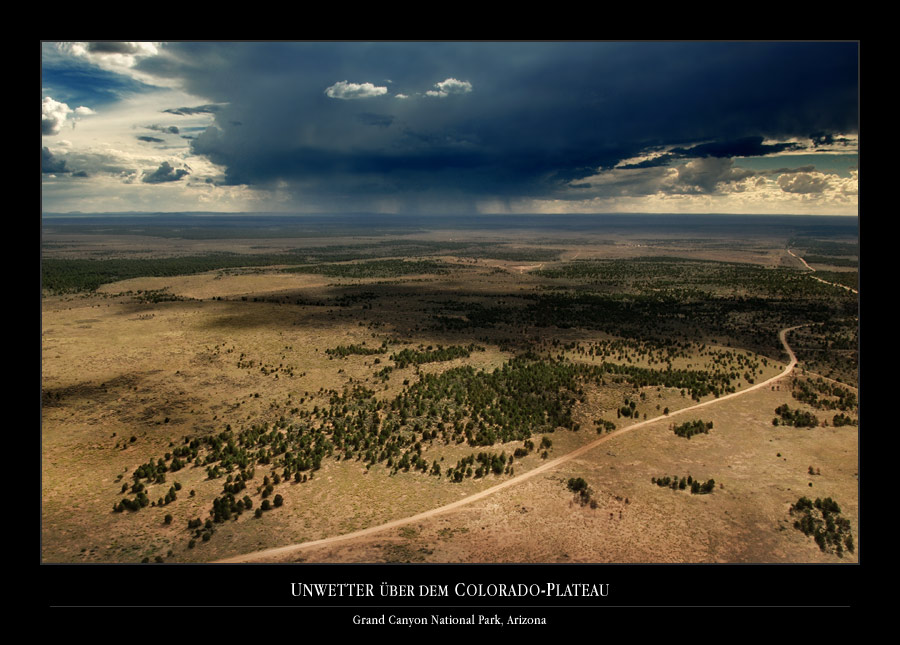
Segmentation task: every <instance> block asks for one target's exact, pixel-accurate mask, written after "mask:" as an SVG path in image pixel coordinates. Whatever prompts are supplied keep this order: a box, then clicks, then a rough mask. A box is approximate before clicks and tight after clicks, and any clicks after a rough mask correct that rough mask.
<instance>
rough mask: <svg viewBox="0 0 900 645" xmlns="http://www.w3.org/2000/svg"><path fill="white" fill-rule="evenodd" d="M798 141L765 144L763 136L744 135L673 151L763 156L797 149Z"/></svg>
mask: <svg viewBox="0 0 900 645" xmlns="http://www.w3.org/2000/svg"><path fill="white" fill-rule="evenodd" d="M797 147H798V146H797V144H796V143H774V144H764V143H763V137H744V138H742V139H737V140H735V141H713V142H711V143H702V144H700V145H696V146H693V147H691V148H687V149H685V148H673V149H672V150H671V153H672V154H673V155H678V156H681V157H718V158H726V157H762V156H764V155H771V154H777V153H779V152H784V151H786V150H793V149H796V148H797Z"/></svg>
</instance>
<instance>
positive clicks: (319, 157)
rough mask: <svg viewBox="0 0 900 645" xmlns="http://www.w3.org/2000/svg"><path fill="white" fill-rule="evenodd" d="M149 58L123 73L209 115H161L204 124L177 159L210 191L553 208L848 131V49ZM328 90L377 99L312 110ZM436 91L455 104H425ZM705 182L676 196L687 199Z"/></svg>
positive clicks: (437, 46)
mask: <svg viewBox="0 0 900 645" xmlns="http://www.w3.org/2000/svg"><path fill="white" fill-rule="evenodd" d="M167 52H168V54H169V56H168V57H166V59H165V60H163V59H162V58H161V57H155V58H147V59H143V60H142V61H141V62H140V63H139V64H138V68H139V69H141V70H142V71H145V72H148V73H155V74H157V75H160V76H165V77H170V78H177V79H179V80H180V81H181V82H183V84H184V86H185V88H186V89H187V90H188V91H190V92H191V93H193V94H195V95H198V96H204V97H207V98H208V99H209V100H210V101H213V102H214V103H211V104H209V105H203V106H198V107H193V108H172V109H169V110H167V111H168V112H171V113H173V114H196V113H199V112H201V111H202V112H209V113H214V114H215V119H216V121H215V122H216V125H215V127H214V128H210V129H209V130H207V131H206V132H204V133H202V134H201V135H200V136H198V137H197V139H195V140H194V142H193V144H192V147H193V151H194V152H195V153H197V154H203V155H206V156H207V157H208V158H209V159H210V160H211V161H213V162H215V163H217V164H220V165H222V166H223V167H224V169H225V181H226V183H229V184H250V185H254V186H270V185H275V184H276V183H279V184H281V185H284V184H283V183H282V182H286V185H287V186H289V187H294V188H295V189H296V191H297V193H298V195H299V194H302V195H303V196H304V199H307V198H310V197H312V196H317V197H319V198H320V199H323V200H326V199H327V198H328V197H329V196H338V195H341V196H343V197H346V196H347V195H358V196H359V198H360V200H363V201H364V198H365V197H366V195H368V194H391V195H395V196H396V197H398V198H401V199H402V198H403V197H404V196H405V195H410V194H420V193H428V194H431V195H438V196H439V195H440V194H442V193H446V194H451V193H452V194H457V193H461V192H464V193H466V194H468V195H472V196H475V197H477V196H497V197H505V196H523V197H527V196H532V197H546V196H550V195H554V196H556V195H558V194H559V192H560V190H561V189H562V188H563V187H564V186H565V185H567V184H568V183H569V182H573V181H574V182H578V181H579V180H582V179H585V178H587V177H590V176H592V175H594V174H596V172H597V171H598V169H603V168H605V169H609V168H613V167H614V166H616V164H618V163H619V162H621V161H623V160H627V159H631V158H634V157H637V156H639V155H641V154H643V153H645V152H647V151H648V150H667V149H668V150H672V152H670V154H669V156H666V155H664V156H663V157H659V158H657V159H655V160H653V161H646V162H642V163H639V164H635V165H634V167H636V168H637V167H642V168H651V167H654V166H662V165H666V164H669V163H671V162H672V161H675V160H682V161H683V160H688V159H726V158H730V157H733V156H758V155H764V154H772V153H776V152H783V151H785V150H788V149H790V148H791V147H792V146H793V145H794V144H791V143H788V142H787V141H788V140H789V139H790V138H792V137H797V138H799V137H804V138H805V137H808V136H809V133H810V132H816V133H820V137H823V139H822V140H823V141H824V140H825V139H824V137H828V136H832V137H834V136H836V135H838V134H841V133H855V132H856V131H857V130H858V126H857V120H858V114H857V104H858V95H857V94H858V92H857V84H858V79H857V45H856V44H855V43H824V44H819V43H175V44H172V45H167ZM345 79H346V80H347V81H348V82H349V83H353V84H355V85H359V86H361V87H362V86H365V87H368V85H366V84H371V85H372V86H373V87H379V88H381V87H385V88H388V91H387V92H385V93H377V94H376V93H374V92H370V93H368V94H365V93H364V95H360V96H359V97H357V98H354V100H335V99H334V98H331V97H329V96H328V95H327V94H326V89H327V88H331V87H334V85H335V84H336V83H339V82H342V81H344V80H345ZM387 79H390V80H389V81H388V80H387ZM448 80H453V81H455V83H454V84H453V87H454V88H455V87H466V88H467V90H466V91H465V92H449V91H446V92H444V95H441V97H440V98H435V97H434V95H433V94H432V96H426V93H427V92H429V91H430V92H432V93H434V92H435V91H436V90H435V88H441V87H443V86H446V87H449V85H447V81H448ZM442 83H443V84H444V85H443V86H442V85H441V84H442ZM399 94H402V95H404V96H406V97H408V98H397V95H399ZM360 108H363V109H362V110H361V109H360ZM388 115H390V116H388ZM388 119H390V120H388ZM236 121H239V122H241V123H242V124H243V125H242V126H241V127H236V126H234V125H233V123H234V122H236ZM373 126H375V127H373ZM764 141H768V142H775V143H764ZM713 174H714V173H713ZM708 175H709V173H706V172H701V173H699V174H698V175H697V176H691V177H687V176H686V177H685V180H688V179H690V180H691V181H693V180H697V181H698V182H699V183H696V184H691V185H693V186H695V189H696V190H701V191H702V190H705V189H706V188H708V187H709V185H710V184H709V181H707V179H706V177H707V176H708Z"/></svg>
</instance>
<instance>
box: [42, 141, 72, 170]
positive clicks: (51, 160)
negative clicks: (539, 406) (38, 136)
mask: <svg viewBox="0 0 900 645" xmlns="http://www.w3.org/2000/svg"><path fill="white" fill-rule="evenodd" d="M65 172H70V171H69V169H68V168H66V160H65V159H61V158H60V157H57V156H55V155H54V154H53V153H52V152H50V149H49V148H47V147H46V146H45V147H43V148H41V173H44V174H51V173H52V174H62V173H65Z"/></svg>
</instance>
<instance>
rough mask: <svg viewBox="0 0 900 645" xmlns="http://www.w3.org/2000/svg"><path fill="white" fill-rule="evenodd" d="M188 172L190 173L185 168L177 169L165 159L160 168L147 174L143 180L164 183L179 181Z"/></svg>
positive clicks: (150, 182)
mask: <svg viewBox="0 0 900 645" xmlns="http://www.w3.org/2000/svg"><path fill="white" fill-rule="evenodd" d="M188 174H190V173H189V172H188V171H187V170H185V169H184V168H179V169H178V170H176V169H175V168H173V167H172V165H171V164H170V163H169V162H168V161H163V162H162V163H161V164H160V165H159V168H157V169H156V170H154V171H153V172H152V173H150V174H149V175H145V176H144V178H143V180H142V181H143V182H144V183H145V184H162V183H166V182H170V181H178V180H179V179H181V178H182V177H184V176H186V175H188Z"/></svg>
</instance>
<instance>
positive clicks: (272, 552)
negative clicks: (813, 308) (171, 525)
mask: <svg viewBox="0 0 900 645" xmlns="http://www.w3.org/2000/svg"><path fill="white" fill-rule="evenodd" d="M799 327H803V325H797V326H795V327H788V328H786V329H782V330H781V332H780V333H779V334H778V338H779V340H781V344H782V345H784V349H785V351H786V352H787V354H788V356H789V357H790V362H789V363H788V365H787V367H785V368H784V371H783V372H781V374H778V375H776V376H773V377H772V378H770V379H768V380H765V381H763V382H761V383H757V384H756V385H752V386H750V387H748V388H746V389H744V390H740V391H739V392H734V393H732V394H726V395H725V396H721V397H719V398H717V399H710V400H709V401H703V402H702V403H697V404H696V405H692V406H690V407H687V408H683V409H681V410H676V411H675V412H671V413H670V414H668V415H665V416H660V417H654V418H653V419H648V420H646V421H641V422H639V423H635V424H634V425H631V426H628V427H627V428H621V429H619V430H615V431H613V432H610V433H609V434H606V435H603V436H602V437H598V438H597V439H595V440H594V441H592V442H590V443H588V444H585V445H583V446H581V447H580V448H576V449H575V450H573V451H572V452H569V453H567V454H565V455H563V456H562V457H557V458H556V459H553V460H551V461H548V462H546V463H545V464H542V465H540V466H538V467H537V468H535V469H533V470H529V471H528V472H527V473H522V474H521V475H516V476H515V477H513V478H511V479H507V480H506V481H504V482H501V483H499V484H497V485H496V486H492V487H491V488H487V489H485V490H483V491H481V492H480V493H475V494H474V495H469V496H468V497H464V498H463V499H460V500H457V501H455V502H453V503H451V504H447V505H445V506H441V507H439V508H435V509H432V510H430V511H424V512H422V513H418V514H417V515H412V516H410V517H404V518H401V519H398V520H393V521H391V522H387V523H385V524H380V525H378V526H372V527H369V528H367V529H362V530H359V531H354V532H352V533H346V534H344V535H335V536H332V537H327V538H322V539H320V540H312V541H310V542H302V543H300V544H291V545H288V546H282V547H276V548H274V549H267V550H265V551H257V552H255V553H248V554H246V555H238V556H234V557H232V558H227V559H224V560H219V561H218V562H232V563H233V562H257V561H260V560H267V559H270V558H273V557H278V556H284V555H286V554H289V553H294V552H299V551H303V550H304V549H308V548H311V547H315V546H320V545H324V544H333V543H335V542H341V541H343V540H351V539H353V538H358V537H363V536H365V535H372V534H373V533H379V532H381V531H386V530H388V529H392V528H397V527H400V526H404V525H406V524H412V523H414V522H420V521H422V520H426V519H428V518H431V517H434V516H435V515H439V514H441V513H447V512H449V511H452V510H454V509H457V508H460V507H461V506H465V505H467V504H471V503H473V502H477V501H478V500H480V499H483V498H485V497H487V496H489V495H493V494H494V493H496V492H498V491H501V490H503V489H505V488H509V487H510V486H515V485H517V484H520V483H522V482H523V481H525V480H526V479H530V478H531V477H534V476H535V475H539V474H541V473H543V472H546V471H548V470H551V469H553V468H556V467H557V466H559V465H560V464H564V463H565V462H567V461H571V460H572V459H575V458H576V457H579V456H581V455H583V454H584V453H586V452H588V451H589V450H593V449H594V448H596V447H597V446H599V445H600V444H602V443H606V442H607V441H610V440H611V439H613V438H615V437H617V436H619V435H621V434H625V433H626V432H631V431H632V430H637V429H638V428H642V427H644V426H647V425H650V424H651V423H655V422H657V421H659V420H660V419H664V418H665V419H671V418H674V417H677V416H680V415H684V414H687V413H689V412H694V411H696V410H698V409H700V408H704V407H707V406H710V405H715V404H717V403H720V402H721V401H727V400H728V399H733V398H735V397H738V396H743V395H744V394H747V393H748V392H752V391H754V390H759V389H761V388H764V387H768V386H770V385H771V384H772V383H774V382H775V381H778V380H780V379H782V378H784V377H785V376H787V375H788V374H790V373H791V371H793V369H794V367H795V366H796V365H797V357H796V356H795V355H794V351H793V350H792V349H791V347H790V345H788V343H787V334H788V332H791V331H793V330H794V329H798V328H799Z"/></svg>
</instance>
